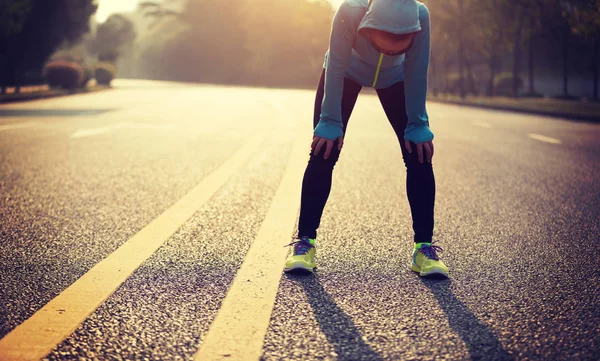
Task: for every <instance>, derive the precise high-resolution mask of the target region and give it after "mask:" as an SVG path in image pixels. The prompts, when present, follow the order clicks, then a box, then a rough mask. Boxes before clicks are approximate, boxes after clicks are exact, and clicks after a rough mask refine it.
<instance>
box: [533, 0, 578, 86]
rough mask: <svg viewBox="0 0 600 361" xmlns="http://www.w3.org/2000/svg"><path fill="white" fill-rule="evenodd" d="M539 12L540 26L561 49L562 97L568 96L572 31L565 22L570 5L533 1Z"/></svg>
mask: <svg viewBox="0 0 600 361" xmlns="http://www.w3.org/2000/svg"><path fill="white" fill-rule="evenodd" d="M535 1H536V5H537V6H538V8H539V10H540V15H541V19H542V26H543V28H544V30H545V31H546V33H547V35H549V36H550V37H551V38H552V39H553V40H555V41H556V42H557V43H558V45H559V46H560V48H561V53H562V54H561V55H562V68H563V70H562V73H563V96H564V97H568V96H569V51H570V42H571V37H572V36H571V35H572V29H571V26H570V25H569V22H568V20H567V9H568V7H569V6H570V3H567V2H565V1H561V0H535Z"/></svg>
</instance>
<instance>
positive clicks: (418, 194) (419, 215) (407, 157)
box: [377, 82, 435, 242]
mask: <svg viewBox="0 0 600 361" xmlns="http://www.w3.org/2000/svg"><path fill="white" fill-rule="evenodd" d="M377 94H378V96H379V100H380V101H381V105H382V106H383V109H384V111H385V114H386V115H387V118H388V120H389V121H390V124H391V125H392V128H393V129H394V132H395V133H396V136H397V137H398V141H399V142H400V148H402V157H403V159H404V165H405V166H406V193H407V196H408V202H409V204H410V210H411V213H412V220H413V230H414V232H415V236H414V240H415V242H431V240H432V237H433V223H434V222H433V212H434V203H435V177H434V175H433V166H432V163H427V161H426V160H425V159H424V160H423V163H419V158H418V156H417V147H416V145H415V144H414V143H412V142H411V149H412V153H409V152H408V150H406V148H405V147H404V129H405V128H406V124H407V123H408V118H407V116H406V104H405V99H404V82H399V83H396V84H394V85H392V86H390V87H389V88H385V89H379V90H377ZM423 158H425V157H423Z"/></svg>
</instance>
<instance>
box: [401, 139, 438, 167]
mask: <svg viewBox="0 0 600 361" xmlns="http://www.w3.org/2000/svg"><path fill="white" fill-rule="evenodd" d="M416 145H417V155H418V156H419V163H423V149H425V153H426V154H425V156H426V159H427V163H431V158H433V141H432V140H430V141H428V142H423V143H417V144H416ZM404 146H405V147H406V149H407V150H408V152H409V153H412V149H411V147H410V141H409V140H406V139H405V140H404Z"/></svg>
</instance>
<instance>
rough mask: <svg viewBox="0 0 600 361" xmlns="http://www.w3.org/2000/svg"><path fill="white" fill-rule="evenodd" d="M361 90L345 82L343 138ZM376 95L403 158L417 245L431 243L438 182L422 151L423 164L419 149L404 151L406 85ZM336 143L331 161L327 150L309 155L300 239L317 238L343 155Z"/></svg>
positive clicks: (316, 118)
mask: <svg viewBox="0 0 600 361" xmlns="http://www.w3.org/2000/svg"><path fill="white" fill-rule="evenodd" d="M324 80H325V70H323V72H322V73H321V79H320V80H319V86H318V88H317V96H316V99H315V112H314V119H313V129H314V127H316V126H317V123H318V122H319V118H320V115H321V102H322V100H323V93H324ZM361 89H362V86H361V85H360V84H358V83H356V82H354V81H352V80H349V79H345V80H344V91H343V95H342V122H343V130H344V134H346V127H347V125H348V120H349V119H350V115H351V114H352V109H354V104H356V99H357V98H358V93H360V90H361ZM377 95H378V97H379V101H380V102H381V105H382V106H383V109H384V111H385V114H386V115H387V118H388V120H389V121H390V124H391V125H392V128H393V129H394V132H395V133H396V136H397V137H398V141H399V142H400V148H401V149H402V157H403V159H404V165H405V166H406V192H407V196H408V202H409V204H410V210H411V213H412V220H413V230H414V232H415V235H414V240H415V242H431V240H432V237H433V208H434V203H435V178H434V175H433V168H432V163H427V161H426V160H425V150H423V163H419V158H418V155H417V150H416V149H417V148H416V145H415V144H414V143H412V142H411V149H412V153H408V151H407V150H406V148H405V147H404V128H405V127H406V124H407V122H408V119H407V116H406V108H405V101H404V82H399V83H396V84H394V85H392V86H390V87H389V88H385V89H378V90H377ZM337 142H338V141H337V140H336V142H335V144H334V146H333V148H332V150H331V154H330V155H329V157H328V159H323V155H324V154H325V147H323V148H322V149H321V151H320V152H319V155H318V156H315V155H314V154H313V151H311V152H310V160H309V161H308V165H307V167H306V171H305V172H304V179H303V180H302V197H301V204H300V221H299V225H298V237H299V238H300V237H302V236H308V237H310V238H316V237H317V228H319V224H320V222H321V216H322V214H323V209H324V208H325V203H326V202H327V198H328V197H329V192H330V190H331V178H332V175H333V167H334V166H335V163H336V162H337V160H338V158H339V155H340V152H339V151H338V150H337Z"/></svg>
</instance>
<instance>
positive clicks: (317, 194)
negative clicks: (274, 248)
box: [298, 69, 362, 238]
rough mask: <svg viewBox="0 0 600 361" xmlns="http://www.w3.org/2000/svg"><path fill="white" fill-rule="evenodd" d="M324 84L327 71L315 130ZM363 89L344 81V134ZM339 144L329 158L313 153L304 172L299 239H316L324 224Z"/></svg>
mask: <svg viewBox="0 0 600 361" xmlns="http://www.w3.org/2000/svg"><path fill="white" fill-rule="evenodd" d="M324 85H325V69H323V72H322V73H321V79H320V80H319V85H318V87H317V95H316V98H315V111H314V117H313V129H314V128H315V127H316V126H317V124H318V123H319V119H320V116H321V102H322V101H323V95H324ZM361 89H362V86H361V85H360V84H358V83H356V82H354V81H351V80H348V79H345V80H344V91H343V95H342V122H343V130H344V134H346V128H347V126H348V120H349V119H350V114H352V109H354V104H356V99H357V98H358V93H359V92H360V90H361ZM337 146H338V141H336V142H335V143H334V146H333V148H332V150H331V154H330V155H329V157H328V158H327V159H323V155H324V154H325V151H324V149H322V150H321V152H320V153H319V155H318V156H315V155H314V154H313V151H312V150H311V152H310V159H309V161H308V165H307V167H306V171H305V172H304V178H303V180H302V196H301V201H300V220H299V224H298V238H300V237H303V236H308V237H309V238H317V228H319V224H320V223H321V216H322V214H323V209H324V208H325V203H327V198H328V197H329V192H330V190H331V179H332V176H333V167H334V166H335V163H336V162H337V160H338V158H339V156H340V151H339V150H338V148H337Z"/></svg>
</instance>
